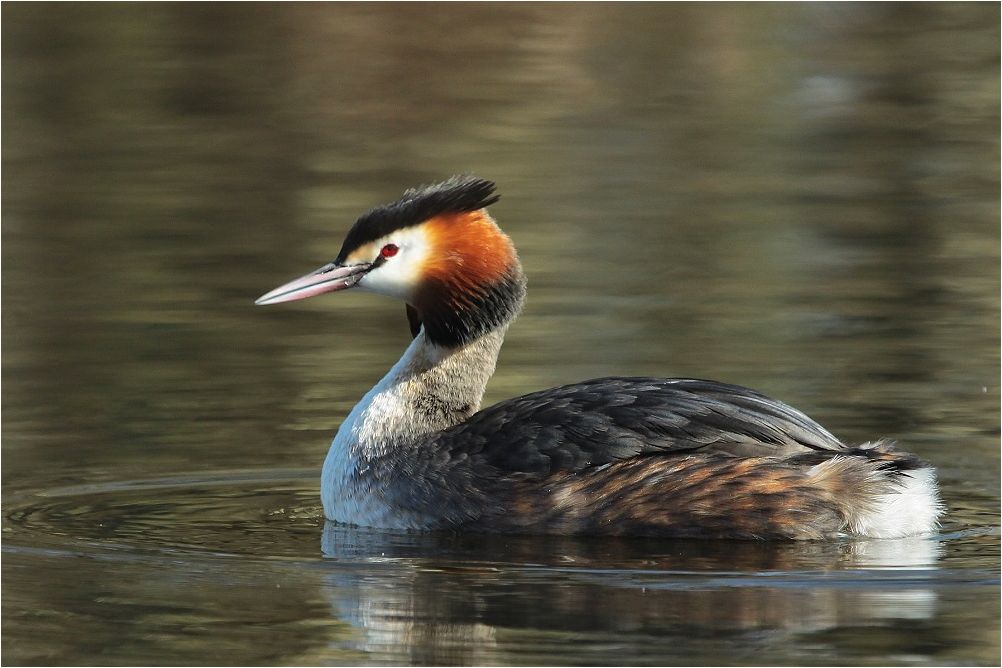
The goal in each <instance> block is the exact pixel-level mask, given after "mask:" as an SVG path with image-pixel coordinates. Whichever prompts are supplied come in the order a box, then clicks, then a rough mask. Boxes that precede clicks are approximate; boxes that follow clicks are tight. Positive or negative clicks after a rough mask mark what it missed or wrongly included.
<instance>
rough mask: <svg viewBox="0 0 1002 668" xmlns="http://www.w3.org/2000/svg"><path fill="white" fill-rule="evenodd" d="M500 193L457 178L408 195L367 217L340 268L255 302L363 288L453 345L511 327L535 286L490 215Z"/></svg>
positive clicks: (348, 241)
mask: <svg viewBox="0 0 1002 668" xmlns="http://www.w3.org/2000/svg"><path fill="white" fill-rule="evenodd" d="M494 188H495V186H494V184H493V183H492V182H490V181H485V180H483V179H478V178H475V177H472V176H456V177H453V178H451V179H449V180H448V181H445V182H443V183H439V184H436V185H432V186H424V187H421V188H415V189H411V190H408V191H406V192H405V193H404V195H403V197H402V198H400V199H399V200H398V201H396V202H393V203H391V204H386V205H383V206H379V207H376V208H375V209H372V210H371V211H369V212H368V213H366V214H364V215H363V216H362V217H361V218H359V219H358V220H357V221H356V222H355V224H354V225H353V226H352V228H351V230H349V231H348V235H347V236H346V237H345V240H344V244H343V245H342V246H341V252H340V253H338V256H337V257H336V258H335V259H334V261H333V262H330V263H328V264H325V265H324V266H322V267H320V268H319V269H317V270H316V271H313V272H311V273H309V274H307V275H305V276H302V277H300V278H297V279H295V280H293V281H290V282H288V283H286V284H285V285H282V286H280V287H278V288H275V289H274V290H272V291H271V292H269V293H268V294H266V295H264V296H262V297H261V298H260V299H258V300H257V302H255V303H257V304H260V305H264V304H278V303H280V302H288V301H295V300H297V299H305V298H306V297H312V296H314V295H319V294H323V293H325V292H336V291H339V290H347V289H349V288H355V287H357V288H360V289H362V290H368V291H370V292H375V293H378V294H383V295H387V296H389V297H395V298H397V299H401V300H403V301H404V302H406V303H407V306H408V308H407V313H408V317H409V319H410V322H411V330H412V333H413V334H414V335H415V336H416V335H417V333H418V332H419V331H420V330H421V327H422V326H423V328H424V331H425V335H426V336H427V337H428V339H429V340H430V341H431V342H432V343H435V344H437V345H440V346H446V347H456V346H460V345H463V344H465V343H468V342H469V341H472V340H474V339H476V338H477V337H479V336H481V335H483V334H485V333H487V332H489V331H491V330H493V329H496V328H498V327H501V326H504V325H506V324H507V323H509V322H510V321H511V320H512V319H513V318H514V317H515V316H516V315H517V314H518V311H519V309H520V308H521V304H522V300H523V298H524V295H525V279H524V277H523V274H522V267H521V265H520V263H519V261H518V255H517V254H516V252H515V247H514V246H513V245H512V243H511V239H509V238H508V236H507V235H506V234H505V233H504V232H502V231H501V229H500V228H499V227H498V226H497V224H495V222H494V220H493V219H492V218H491V217H490V215H489V214H488V213H487V210H486V207H487V206H488V205H490V204H493V203H494V202H496V201H497V200H498V198H499V196H498V195H497V194H496V193H495V192H494Z"/></svg>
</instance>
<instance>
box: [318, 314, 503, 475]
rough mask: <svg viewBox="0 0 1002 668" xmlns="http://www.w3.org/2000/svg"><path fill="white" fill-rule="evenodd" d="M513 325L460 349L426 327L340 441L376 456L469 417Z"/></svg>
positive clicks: (367, 398)
mask: <svg viewBox="0 0 1002 668" xmlns="http://www.w3.org/2000/svg"><path fill="white" fill-rule="evenodd" d="M507 328H508V326H507V324H505V325H503V326H501V327H498V328H495V329H493V330H491V331H489V332H487V333H486V334H483V335H482V336H480V337H479V338H477V339H475V340H473V341H471V342H469V343H467V344H465V345H463V346H460V347H458V348H455V349H449V348H444V347H441V346H438V345H436V344H434V343H431V342H430V341H429V339H428V338H427V336H426V335H425V332H424V331H421V332H420V333H419V334H418V335H417V336H416V337H415V338H414V340H413V341H412V342H411V344H410V346H409V347H408V348H407V350H406V352H404V354H403V356H402V357H401V358H400V360H399V361H398V362H397V363H396V364H395V365H394V366H393V368H392V369H390V371H389V372H388V373H387V374H386V376H384V377H383V379H382V380H380V381H379V383H377V384H376V386H375V387H373V388H372V389H371V390H370V391H369V392H368V393H367V394H366V395H365V397H363V398H362V400H361V401H360V402H359V403H358V405H357V406H355V408H354V410H352V412H351V414H350V415H349V416H348V418H347V419H346V420H345V422H344V424H342V426H341V429H340V430H339V431H338V435H337V437H336V438H335V443H337V442H338V441H341V445H342V446H343V447H347V448H349V449H351V450H353V451H354V453H355V454H356V456H361V457H375V456H379V455H381V454H384V453H386V452H389V451H390V450H392V449H394V448H400V447H406V446H407V445H409V444H413V443H414V442H415V441H418V440H419V439H421V437H422V436H424V435H426V434H429V433H432V432H436V431H440V430H442V429H446V428H448V427H451V426H452V425H455V424H458V423H460V422H462V421H463V420H466V419H467V418H468V417H469V416H471V415H473V413H475V412H476V411H477V410H478V409H479V408H480V401H481V399H482V398H483V395H484V389H485V388H486V387H487V381H488V380H490V377H491V375H493V373H494V368H495V365H496V363H497V358H498V353H499V352H500V350H501V343H502V342H503V340H504V334H505V331H506V330H507Z"/></svg>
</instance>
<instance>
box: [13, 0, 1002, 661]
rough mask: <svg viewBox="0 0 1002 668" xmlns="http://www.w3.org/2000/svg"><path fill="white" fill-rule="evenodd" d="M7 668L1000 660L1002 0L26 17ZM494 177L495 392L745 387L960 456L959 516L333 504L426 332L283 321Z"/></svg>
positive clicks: (17, 101)
mask: <svg viewBox="0 0 1002 668" xmlns="http://www.w3.org/2000/svg"><path fill="white" fill-rule="evenodd" d="M2 19H3V21H2V37H3V46H2V49H3V54H2V55H3V72H2V74H3V77H2V95H3V102H2V122H3V135H2V144H3V145H2V148H3V169H4V172H3V184H2V198H3V227H2V230H3V244H2V299H3V327H2V346H3V349H2V352H3V359H2V367H3V368H2V370H3V377H2V380H3V385H2V401H3V422H2V429H3V433H2V436H3V472H2V481H3V496H4V523H3V550H4V554H3V571H2V573H3V629H2V630H3V647H2V649H3V653H4V662H5V663H8V664H81V663H94V664H133V663H139V664H192V663H219V664H290V663H324V664H331V663H358V662H366V663H416V664H421V663H443V664H454V663H467V664H468V663H485V664H526V663H568V664H610V663H614V664H619V663H627V664H671V663H723V664H740V663H761V664H770V663H809V664H815V663H817V664H832V663H849V664H943V663H954V664H955V663H966V664H971V663H982V664H995V663H997V662H998V660H999V577H998V575H999V531H998V527H999V313H1000V309H999V289H1000V282H999V240H1000V239H999V176H1000V175H999V163H1000V152H999V99H1000V92H999V37H1000V36H999V6H998V5H997V4H994V3H984V4H973V3H972V4H968V3H924V4H905V3H896V4H869V3H868V4H856V3H853V4H815V3H809V4H782V5H779V4H749V5H732V4H722V5H703V4H700V5H690V4H670V5H648V4H624V5H610V4H587V5H535V4H504V5H493V4H476V5H467V4H448V5H428V4H406V5H404V4H400V5H397V4H380V5H365V4H362V5H357V4H347V5H346V4H337V5H326V4H281V5H279V4H253V5H241V4H235V5H234V4H227V5H215V4H170V5H168V4H143V5H141V6H140V5H128V4H125V5H123V4H108V5H90V4H42V5H38V4H5V5H4V7H3V10H2ZM459 172H472V173H476V174H478V175H480V176H483V177H487V178H490V179H493V180H495V181H497V182H498V184H499V187H500V191H501V193H502V200H501V202H500V203H499V204H497V205H495V206H494V207H492V213H493V214H494V215H495V216H496V217H497V218H498V220H499V221H500V223H501V225H502V226H503V227H504V229H505V230H506V231H507V232H508V233H509V234H510V235H511V236H512V237H513V238H514V240H515V243H516V244H517V246H518V248H519V250H520V253H521V256H522V259H523V263H524V265H525V268H526V271H527V273H528V276H529V280H530V294H529V301H528V305H527V308H526V310H525V312H524V314H523V316H522V318H521V319H520V320H519V321H518V323H517V324H516V325H515V326H514V327H513V328H512V329H511V331H510V334H509V337H508V342H507V343H506V346H505V348H504V350H503V352H502V357H501V361H500V365H499V369H498V372H497V375H496V376H495V378H494V380H493V381H492V383H491V385H490V386H489V389H488V394H487V397H486V399H485V401H486V402H488V403H492V402H494V401H497V400H500V399H503V398H506V397H509V396H513V395H516V394H520V393H525V392H529V391H532V390H536V389H540V388H543V387H548V386H552V385H556V384H560V383H564V382H572V381H577V380H582V379H585V378H588V377H594V376H600V375H610V374H619V375H628V374H649V375H677V376H695V377H706V378H714V379H718V380H724V381H729V382H734V383H740V384H745V385H749V386H751V387H755V388H757V389H760V390H762V391H765V392H766V393H768V394H770V395H772V396H774V397H776V398H778V399H782V400H785V401H787V402H789V403H792V404H793V405H795V406H797V407H799V408H801V409H803V410H805V411H806V412H808V413H809V414H810V415H812V416H813V417H815V418H816V419H818V420H819V421H821V422H822V423H823V424H825V425H826V426H827V427H828V428H829V429H831V430H832V431H833V432H834V433H835V434H837V435H839V436H840V437H842V438H843V439H844V440H846V441H863V440H866V439H871V438H874V437H877V436H889V437H893V438H897V439H899V440H900V441H901V442H903V443H904V444H905V445H906V446H907V448H908V449H910V450H912V451H914V452H916V453H918V454H920V455H921V456H923V457H925V458H927V459H929V460H930V461H932V462H934V463H935V464H936V466H937V467H938V468H939V471H940V475H941V479H942V485H943V492H944V497H945V499H946V501H947V503H948V505H949V507H950V512H949V515H948V516H947V518H946V520H945V524H944V528H943V532H942V534H941V535H940V536H938V537H936V538H932V539H918V540H912V541H870V542H835V543H826V544H807V545H785V544H741V543H738V544H734V543H726V544H725V543H714V542H706V543H698V542H696V543H693V542H678V541H610V540H605V539H603V540H593V539H592V540H588V539H567V538H511V537H509V538H491V537H478V536H438V535H407V534H386V533H381V532H372V531H363V530H358V529H351V528H346V527H337V526H333V525H328V526H326V527H325V526H323V521H322V516H321V512H320V509H319V500H318V477H319V468H320V464H321V462H322V460H323V456H324V454H325V452H326V449H327V444H328V442H329V439H330V437H331V435H332V434H333V432H334V431H335V430H336V428H337V426H338V425H339V423H340V421H341V420H342V419H343V417H344V416H345V415H346V413H347V412H348V410H350V408H351V406H352V405H353V404H354V402H355V401H356V400H357V399H358V398H359V397H360V396H361V395H362V394H363V393H364V392H365V391H366V390H367V389H368V388H369V387H370V386H371V385H372V384H373V383H374V382H375V381H376V380H377V379H378V378H379V377H380V376H381V375H382V374H383V373H384V371H385V370H386V369H387V368H388V367H389V366H390V365H391V364H392V363H393V362H394V361H395V360H396V358H397V356H398V355H399V353H400V352H401V351H402V349H403V347H404V346H405V345H406V343H407V341H408V339H409V336H408V331H407V326H406V323H405V320H404V317H403V309H402V308H401V307H400V306H399V305H398V304H395V303H392V302H390V301H388V300H382V299H380V298H376V297H372V296H371V295H362V294H346V295H338V296H336V297H328V298H322V299H317V300H310V301H306V302H299V303H296V304H292V305H289V306H285V307H272V308H268V309H261V308H255V307H254V306H253V305H252V302H253V299H254V298H255V297H257V296H259V295H260V294H261V293H263V292H265V291H266V290H268V289H270V288H272V287H274V286H275V285H277V284H278V283H279V282H281V281H284V280H285V279H288V278H290V277H292V276H296V275H299V274H301V273H303V272H305V271H307V270H309V269H312V268H314V267H315V266H317V265H319V264H321V263H323V262H325V261H327V260H329V259H330V258H332V257H333V256H334V255H335V254H336V252H337V250H338V248H339V246H340V243H341V239H342V235H343V234H344V232H345V231H346V230H347V229H348V227H349V226H350V224H351V223H352V222H353V221H354V219H355V218H356V217H357V216H358V215H359V214H360V213H361V212H363V211H365V210H366V209H368V208H369V207H371V206H373V205H375V204H378V203H381V202H384V201H389V200H392V199H395V198H396V197H397V196H398V195H399V193H400V192H401V191H402V190H403V189H404V188H406V187H410V186H413V185H417V184H420V183H428V182H434V181H437V180H440V179H442V178H444V177H446V176H448V175H450V174H453V173H459Z"/></svg>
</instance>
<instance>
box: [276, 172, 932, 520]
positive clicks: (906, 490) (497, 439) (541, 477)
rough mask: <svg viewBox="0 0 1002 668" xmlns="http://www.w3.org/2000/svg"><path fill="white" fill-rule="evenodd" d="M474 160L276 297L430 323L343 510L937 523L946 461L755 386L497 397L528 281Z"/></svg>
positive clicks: (355, 434) (356, 233) (346, 487)
mask: <svg viewBox="0 0 1002 668" xmlns="http://www.w3.org/2000/svg"><path fill="white" fill-rule="evenodd" d="M497 199H498V197H497V195H496V194H495V192H494V184H493V183H491V182H489V181H484V180H481V179H477V178H474V177H454V178H452V179H450V180H448V181H446V182H444V183H441V184H437V185H434V186H427V187H423V188H419V189H414V190H409V191H407V192H406V193H404V196H403V198H402V199H400V200H399V201H397V202H394V203H392V204H388V205H385V206H382V207H377V208H375V209H373V210H371V211H370V212H368V213H367V214H365V215H363V216H362V217H361V218H359V219H358V221H357V222H356V223H355V225H354V226H353V227H352V228H351V230H350V231H349V232H348V234H347V236H346V238H345V241H344V244H343V246H342V248H341V252H340V253H339V254H338V256H337V258H336V259H335V260H334V261H333V262H331V263H329V264H327V265H324V266H323V267H321V268H320V269H318V270H316V271H314V272H312V273H310V274H307V275H306V276H303V277H301V278H298V279H296V280H293V281H290V282H289V283H287V284H285V285H283V286H281V287H279V288H276V289H275V290H273V291H271V292H269V293H268V294H266V295H264V296H263V297H261V298H260V299H259V300H258V302H257V303H259V304H273V303H279V302H284V301H292V300H296V299H303V298H305V297H310V296H313V295H317V294H322V293H325V292H334V291H339V290H345V289H349V288H358V289H361V290H368V291H371V292H376V293H379V294H384V295H388V296H391V297H395V298H397V299H400V300H402V301H404V302H405V303H406V305H407V306H406V311H407V316H408V321H409V323H410V326H411V332H412V334H413V335H414V339H413V341H412V342H411V344H410V345H409V346H408V348H407V350H406V352H405V353H404V355H403V357H401V359H400V360H399V361H398V362H397V363H396V364H395V365H394V366H393V367H392V368H391V369H390V371H389V372H388V373H387V374H386V376H385V377H384V378H383V379H382V380H381V381H379V383H378V384H377V385H376V386H375V387H373V388H372V389H371V390H370V391H369V392H368V393H367V394H366V395H365V397H363V398H362V400H361V401H360V402H359V403H358V404H357V405H356V406H355V408H354V409H353V410H352V411H351V413H350V414H349V415H348V417H347V418H346V419H345V421H344V422H343V423H342V425H341V427H340V429H339V430H338V432H337V435H336V436H335V437H334V441H333V443H332V444H331V447H330V450H329V451H328V454H327V458H326V460H325V462H324V466H323V474H322V477H321V497H322V501H323V507H324V514H325V515H326V517H327V518H328V519H330V520H334V521H337V522H343V523H349V524H355V525H360V526H367V527H380V528H388V529H414V530H434V529H444V530H463V531H484V532H511V533H515V532H517V533H559V534H570V533H577V534H606V535H632V536H676V537H706V538H748V539H822V538H831V537H836V536H842V535H854V536H866V537H874V538H895V537H901V536H909V535H916V534H922V533H928V532H931V531H934V530H935V529H936V527H937V526H938V518H939V516H940V514H941V513H942V504H941V502H940V499H939V493H938V489H937V483H936V476H935V471H934V469H933V468H932V467H931V466H929V464H927V463H926V462H924V461H922V460H921V459H919V458H918V457H916V456H914V455H912V454H909V453H907V452H903V451H900V450H897V449H895V447H894V446H893V444H892V443H891V442H889V441H885V440H879V441H875V442H872V443H866V444H863V445H859V446H849V445H846V444H843V443H842V442H841V441H839V439H837V438H836V437H835V436H833V435H832V434H830V433H829V432H828V431H827V430H825V429H824V428H823V427H821V426H820V425H818V424H817V423H816V422H814V421H813V420H811V419H810V418H809V417H807V416H806V415H804V414H803V413H801V412H800V411H797V410H795V409H793V408H791V407H789V406H787V405H785V404H783V403H781V402H779V401H776V400H773V399H770V398H769V397H767V396H765V395H763V394H760V393H758V392H756V391H754V390H750V389H747V388H743V387H738V386H736V385H729V384H725V383H719V382H715V381H708V380H697V379H685V378H621V377H612V378H601V379H595V380H590V381H586V382H583V383H577V384H573V385H566V386H563V387H557V388H552V389H549V390H544V391H541V392H535V393H532V394H527V395H524V396H521V397H516V398H514V399H509V400H507V401H503V402H501V403H498V404H495V405H494V406H490V407H488V408H485V409H483V410H479V407H480V402H481V399H482V398H483V393H484V389H485V387H486V385H487V382H488V380H489V379H490V377H491V375H492V374H493V372H494V368H495V364H496V362H497V357H498V354H499V352H500V349H501V344H502V341H503V339H504V335H505V332H506V330H507V328H508V326H509V324H510V323H511V322H512V321H513V320H514V319H515V317H516V316H517V315H518V313H519V310H520V309H521V306H522V302H523V300H524V296H525V279H524V276H523V273H522V269H521V265H520V263H519V261H518V256H517V254H516V252H515V248H514V246H513V245H512V243H511V240H510V239H509V238H508V236H507V235H505V234H504V233H503V232H502V231H501V230H500V228H498V226H497V225H496V224H495V222H494V221H493V219H492V218H491V217H490V216H489V214H488V213H487V211H486V207H487V206H489V205H490V204H493V203H494V202H495V201H497Z"/></svg>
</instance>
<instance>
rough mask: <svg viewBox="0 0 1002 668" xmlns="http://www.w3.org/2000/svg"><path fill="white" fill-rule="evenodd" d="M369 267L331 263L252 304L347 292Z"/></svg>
mask: <svg viewBox="0 0 1002 668" xmlns="http://www.w3.org/2000/svg"><path fill="white" fill-rule="evenodd" d="M370 266H371V265H369V264H353V265H348V266H346V267H342V266H339V265H336V264H334V263H333V262H331V263H330V264H325V265H324V266H322V267H320V268H319V269H317V270H316V271H312V272H310V273H308V274H306V275H305V276H300V277H299V278H297V279H295V280H293V281H289V282H288V283H286V284H285V285H280V286H279V287H277V288H275V289H274V290H272V291H271V292H269V293H268V294H266V295H262V296H261V297H259V298H258V299H257V301H255V302H254V303H255V304H257V305H258V306H264V305H266V304H281V303H282V302H292V301H296V300H297V299H306V298H307V297H313V296H315V295H322V294H323V293H325V292H337V291H338V290H347V289H348V288H351V287H354V286H355V285H356V284H357V283H358V282H359V281H360V280H362V277H363V276H365V272H366V271H368V270H369V267H370Z"/></svg>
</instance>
